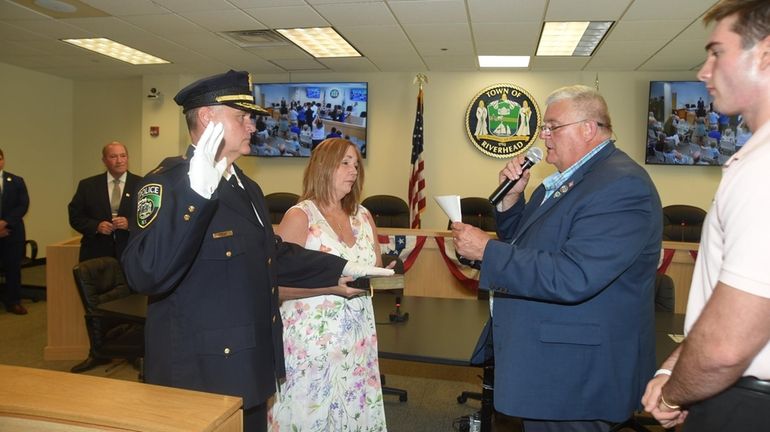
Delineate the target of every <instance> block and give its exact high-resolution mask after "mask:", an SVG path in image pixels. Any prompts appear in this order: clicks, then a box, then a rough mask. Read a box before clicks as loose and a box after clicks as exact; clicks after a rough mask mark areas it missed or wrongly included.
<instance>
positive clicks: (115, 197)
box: [110, 179, 120, 215]
mask: <svg viewBox="0 0 770 432" xmlns="http://www.w3.org/2000/svg"><path fill="white" fill-rule="evenodd" d="M119 208H120V180H118V179H112V197H110V210H112V214H113V215H117V214H118V209H119Z"/></svg>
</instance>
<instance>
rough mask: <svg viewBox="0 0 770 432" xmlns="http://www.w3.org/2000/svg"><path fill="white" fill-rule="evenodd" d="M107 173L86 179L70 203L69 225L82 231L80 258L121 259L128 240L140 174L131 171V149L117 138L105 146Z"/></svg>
mask: <svg viewBox="0 0 770 432" xmlns="http://www.w3.org/2000/svg"><path fill="white" fill-rule="evenodd" d="M102 162H104V166H105V167H106V168H107V172H106V173H103V174H97V175H95V176H93V177H88V178H86V179H83V180H81V181H80V183H79V184H78V189H77V191H76V192H75V196H73V197H72V201H71V202H70V203H69V207H68V209H69V217H70V226H72V228H74V229H75V230H76V231H77V232H79V233H81V234H83V238H82V239H81V240H80V261H85V260H87V259H91V258H98V257H102V256H112V257H116V258H118V259H120V255H121V254H122V253H123V249H124V248H125V247H126V242H127V241H128V219H127V216H128V215H129V214H131V197H132V195H133V193H134V191H135V190H136V186H137V185H138V184H139V180H141V177H139V176H137V175H135V174H132V173H130V172H129V171H128V150H126V146H124V145H123V144H121V143H120V142H118V141H113V142H111V143H109V144H107V145H105V146H104V148H103V149H102Z"/></svg>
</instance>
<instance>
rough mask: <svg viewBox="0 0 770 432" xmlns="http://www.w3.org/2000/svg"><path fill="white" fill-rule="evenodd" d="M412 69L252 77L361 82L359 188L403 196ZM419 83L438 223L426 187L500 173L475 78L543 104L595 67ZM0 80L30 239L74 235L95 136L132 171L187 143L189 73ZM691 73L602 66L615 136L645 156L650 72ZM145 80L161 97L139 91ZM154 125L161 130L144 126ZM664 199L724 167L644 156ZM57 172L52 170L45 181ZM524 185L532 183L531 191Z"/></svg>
mask: <svg viewBox="0 0 770 432" xmlns="http://www.w3.org/2000/svg"><path fill="white" fill-rule="evenodd" d="M414 75H415V73H361V74H331V73H319V74H310V73H308V74H292V76H291V79H290V80H289V79H287V78H288V77H287V76H285V75H262V76H254V77H253V79H254V81H257V82H260V81H261V82H287V81H295V82H296V81H337V82H339V81H368V82H369V102H368V104H369V108H368V126H369V136H368V144H367V150H368V155H369V157H368V159H367V160H366V162H365V163H364V167H365V169H366V183H365V188H364V196H368V195H374V194H391V195H397V196H400V197H402V198H406V194H407V182H408V176H409V172H410V164H409V158H410V154H411V138H412V127H413V124H414V114H415V104H416V97H417V87H416V86H415V85H414V84H413V83H412V82H413V79H414ZM428 76H429V79H430V81H429V83H428V84H426V85H425V152H424V154H423V157H424V159H425V163H426V171H425V177H426V181H427V196H428V198H429V199H428V207H427V210H426V212H425V214H424V215H423V227H424V228H436V229H443V228H444V227H446V217H445V216H444V215H443V213H442V212H441V210H439V209H438V207H437V205H436V204H435V203H434V201H433V199H432V197H433V196H435V195H442V194H460V195H462V196H482V197H485V196H488V195H489V193H490V192H491V191H492V189H494V187H495V185H496V183H497V172H498V171H499V170H500V168H501V167H502V165H503V164H504V161H503V160H499V159H495V158H491V157H488V156H485V155H483V154H482V153H481V152H479V151H477V150H476V149H475V148H474V147H473V146H472V144H471V143H470V141H469V139H468V137H467V136H466V133H465V130H464V124H465V119H464V116H465V111H466V109H467V107H468V104H469V103H470V101H471V99H472V98H473V97H474V96H475V95H476V94H477V93H478V92H479V91H480V90H482V89H483V88H485V87H488V86H490V85H493V84H496V83H513V84H516V85H518V86H520V87H523V88H524V89H526V90H527V91H529V93H530V94H532V95H533V97H534V98H535V99H536V100H537V101H538V103H539V104H540V105H541V107H540V108H541V110H543V109H544V106H542V104H543V101H544V100H545V98H546V96H547V95H548V94H549V93H550V92H551V91H552V90H554V89H555V88H557V87H560V86H564V85H569V84H575V83H582V84H586V85H594V80H595V78H596V75H595V73H594V72H590V73H588V72H586V73H583V72H548V73H543V72H538V73H530V72H517V73H513V72H476V73H470V72H468V73H464V72H458V73H430V72H429V73H428ZM0 77H2V79H0V83H1V84H0V89H2V90H3V94H4V95H5V96H6V97H7V100H8V101H11V102H7V103H6V104H4V106H3V107H1V108H0V113H3V114H5V115H3V116H0V118H2V123H0V126H2V130H3V131H4V133H5V138H6V139H5V140H4V141H3V142H2V143H0V146H2V148H3V149H4V150H5V152H6V157H7V160H8V164H7V168H8V170H10V171H11V172H15V173H18V174H20V175H22V176H24V177H25V179H26V180H27V182H28V183H30V184H31V186H30V189H31V195H32V197H31V198H32V209H31V210H30V214H29V215H28V217H27V219H26V220H27V224H28V227H29V228H28V229H29V232H30V235H29V236H30V238H35V239H37V240H38V241H39V242H41V247H42V246H44V245H45V244H48V243H51V242H56V241H60V240H62V239H64V238H68V237H69V236H70V235H73V234H74V232H73V231H71V230H70V229H69V225H68V222H67V212H66V205H67V203H68V202H69V200H70V198H71V197H72V194H73V193H74V190H75V186H76V185H77V182H78V181H79V180H80V179H81V178H83V177H85V176H88V175H93V174H96V173H98V172H102V171H103V170H104V167H103V165H102V163H101V160H100V157H101V156H100V150H101V147H102V146H103V145H104V144H105V143H106V142H108V141H111V140H114V139H117V140H120V141H122V142H124V143H125V144H126V146H127V147H128V149H129V152H130V158H131V169H132V171H134V172H136V173H139V174H144V173H146V172H147V171H149V170H151V169H152V168H154V167H155V166H156V165H157V164H158V163H159V162H160V160H162V158H164V157H167V156H172V155H178V154H181V152H182V151H183V150H184V148H185V147H186V146H187V144H188V143H189V136H188V134H187V131H186V126H185V123H184V119H183V116H182V114H181V110H180V109H179V107H177V106H176V104H175V103H174V101H173V96H174V95H175V94H176V93H177V91H178V90H179V89H180V88H181V87H183V86H184V85H187V84H188V83H191V82H193V81H194V80H195V79H197V78H199V77H196V76H176V75H174V76H163V75H159V76H146V77H144V78H134V79H121V80H104V81H95V82H94V81H89V82H84V81H75V82H73V81H71V80H67V79H62V78H56V77H53V76H49V75H45V74H38V73H35V72H31V71H28V70H25V69H21V68H17V67H14V66H9V65H4V64H0ZM665 79H670V80H690V79H694V72H679V73H664V72H660V73H643V72H602V73H599V86H600V91H601V92H602V94H604V96H605V97H606V99H607V102H608V104H609V107H610V113H611V115H612V119H613V123H614V129H615V133H616V135H617V138H618V142H617V144H618V146H619V147H620V148H621V149H623V150H624V151H626V152H627V153H629V154H630V155H631V157H633V158H634V159H635V160H637V161H638V162H640V163H643V160H644V151H645V137H646V118H647V115H646V113H647V94H648V83H649V81H650V80H665ZM150 87H156V88H158V89H159V90H160V91H161V92H162V94H163V97H162V98H161V99H160V100H158V101H154V100H148V99H147V98H146V95H147V92H148V90H149V88H150ZM156 125H157V126H160V128H161V133H160V136H159V137H157V138H152V137H150V136H149V127H150V126H156ZM306 163H307V159H299V158H297V159H291V158H272V159H266V158H256V157H244V158H241V160H240V161H239V165H240V166H241V167H242V168H243V169H244V170H245V171H246V172H247V173H248V174H249V175H251V176H252V177H253V178H254V179H256V180H257V181H258V182H259V183H260V185H261V186H262V188H263V190H264V191H265V193H270V192H278V191H289V192H295V193H299V192H300V189H301V178H302V171H303V169H304V167H305V164H306ZM645 168H646V169H647V170H648V172H650V174H651V176H652V178H653V180H654V181H655V183H656V185H657V186H658V190H659V192H660V194H661V198H662V201H663V204H664V205H667V204H691V205H695V206H698V207H702V208H705V209H708V207H709V204H710V202H711V198H712V196H713V194H714V191H715V190H716V186H717V184H718V182H719V178H720V176H721V171H720V169H719V168H717V167H700V166H698V167H682V166H659V165H658V166H656V165H651V166H645ZM551 172H553V167H551V166H550V165H548V164H545V163H540V164H538V165H537V166H536V167H535V168H533V180H532V181H531V184H532V185H533V186H534V185H536V184H538V183H539V182H540V181H542V179H543V178H544V177H545V176H547V175H548V174H550V173H551ZM51 178H55V179H56V181H51ZM531 189H532V188H530V192H531Z"/></svg>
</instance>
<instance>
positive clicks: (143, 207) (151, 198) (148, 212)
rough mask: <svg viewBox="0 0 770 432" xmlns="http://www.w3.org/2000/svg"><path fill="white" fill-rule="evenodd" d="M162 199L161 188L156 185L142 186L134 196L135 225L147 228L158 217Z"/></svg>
mask: <svg viewBox="0 0 770 432" xmlns="http://www.w3.org/2000/svg"><path fill="white" fill-rule="evenodd" d="M162 198H163V186H162V185H159V184H157V183H150V184H147V185H144V186H143V187H142V188H141V189H139V192H137V194H136V200H137V201H136V224H137V225H139V228H143V229H144V228H147V227H148V226H150V224H151V223H152V222H153V221H154V220H155V217H156V216H158V211H160V204H161V200H162Z"/></svg>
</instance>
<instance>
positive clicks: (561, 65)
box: [529, 57, 589, 71]
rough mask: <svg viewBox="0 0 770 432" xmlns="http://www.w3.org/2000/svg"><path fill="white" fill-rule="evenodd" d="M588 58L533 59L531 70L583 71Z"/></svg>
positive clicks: (530, 64)
mask: <svg viewBox="0 0 770 432" xmlns="http://www.w3.org/2000/svg"><path fill="white" fill-rule="evenodd" d="M588 59H589V58H588V57H532V60H531V61H530V63H529V67H530V69H537V70H544V71H548V70H581V69H583V66H585V64H586V63H587V62H588Z"/></svg>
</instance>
